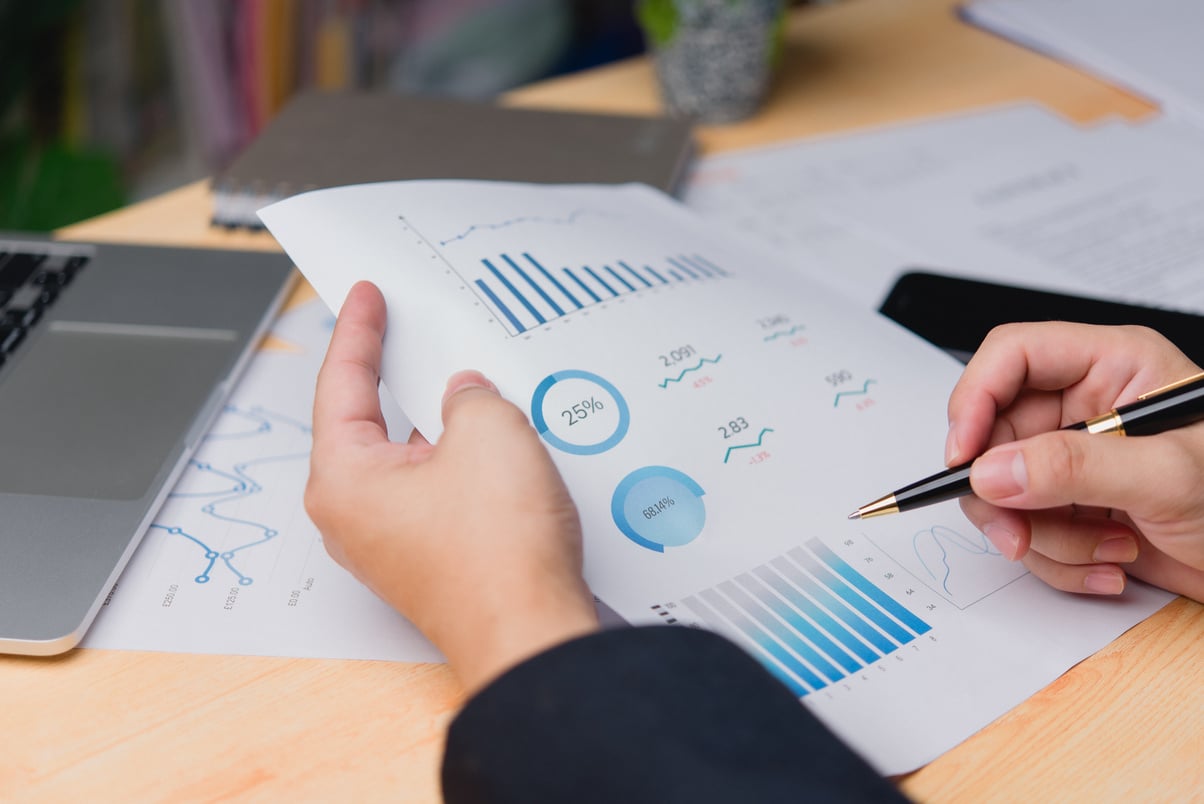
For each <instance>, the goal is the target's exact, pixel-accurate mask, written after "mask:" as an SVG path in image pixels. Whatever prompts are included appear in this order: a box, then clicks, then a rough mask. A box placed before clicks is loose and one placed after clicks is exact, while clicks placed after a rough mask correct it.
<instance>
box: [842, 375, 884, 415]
mask: <svg viewBox="0 0 1204 804" xmlns="http://www.w3.org/2000/svg"><path fill="white" fill-rule="evenodd" d="M877 383H878V381H877V380H866V381H865V382H864V383H862V385H861V387H860V388H858V389H857V390H856V391H839V392H837V394H836V398H835V399H834V400H832V407H834V408H835V407H840V400H841V399H843V398H844V397H846V396H865V395H866V394H868V393H869V391H870V385H876V384H877Z"/></svg>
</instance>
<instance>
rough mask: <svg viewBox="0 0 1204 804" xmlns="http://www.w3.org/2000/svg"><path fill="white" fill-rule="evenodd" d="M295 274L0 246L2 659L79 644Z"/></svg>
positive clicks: (195, 259) (121, 248)
mask: <svg viewBox="0 0 1204 804" xmlns="http://www.w3.org/2000/svg"><path fill="white" fill-rule="evenodd" d="M293 276H294V274H293V271H292V264H291V262H290V261H289V260H288V258H287V257H285V256H283V255H281V254H268V253H253V252H241V251H239V252H235V251H221V250H213V249H184V248H152V247H139V246H128V245H116V244H107V243H106V244H99V243H94V244H84V243H66V242H61V241H50V240H37V239H29V238H25V237H23V236H22V237H21V239H17V238H15V237H5V236H0V360H2V362H0V651H2V652H7V653H25V654H34V655H50V654H55V653H61V652H63V651H66V650H68V649H70V648H72V647H74V646H75V645H76V644H77V643H78V642H79V641H80V639H81V638H82V637H83V634H84V631H85V630H86V629H87V627H88V625H89V624H90V623H91V621H92V619H93V617H95V616H96V612H97V610H98V609H99V607H100V605H101V603H102V602H103V601H104V597H105V595H106V594H107V593H108V592H109V590H110V589H111V588H112V586H113V584H114V582H115V581H116V580H117V576H118V575H119V574H120V572H121V570H122V568H123V567H124V566H125V564H126V562H127V561H128V560H129V558H130V556H131V554H132V553H133V551H134V548H135V547H136V546H137V544H138V541H139V540H140V539H141V537H142V535H143V533H144V532H145V530H146V529H147V527H148V526H149V524H150V521H151V519H152V518H153V516H154V514H155V512H156V510H157V509H158V507H159V505H160V504H161V503H162V501H163V499H164V498H165V497H166V495H167V493H168V492H169V491H170V490H171V487H172V485H173V483H174V482H175V480H176V478H177V476H178V474H179V473H180V471H181V470H182V469H183V468H184V466H185V464H186V463H187V460H188V457H189V456H190V454H191V453H192V451H193V449H194V447H195V446H196V444H197V442H198V441H199V439H200V438H201V437H202V436H203V435H204V433H205V431H206V429H207V427H208V426H209V424H210V423H211V422H212V421H213V419H214V417H215V416H216V414H217V413H218V412H219V411H220V409H221V407H222V403H223V401H224V399H225V397H226V395H227V393H228V392H229V391H230V389H231V386H232V384H233V383H234V381H235V378H236V376H237V375H238V373H239V371H240V370H241V369H242V367H243V366H244V365H245V364H246V363H247V361H248V360H249V359H250V356H251V354H252V352H253V351H254V348H255V347H256V345H257V344H258V341H259V339H260V337H261V336H262V335H263V333H264V332H265V331H266V329H267V327H268V325H269V324H270V323H271V320H272V317H273V316H274V314H275V312H276V311H277V310H278V309H279V306H280V304H281V303H282V302H283V300H284V298H285V296H286V295H287V292H288V290H289V287H290V285H291V280H292V277H293Z"/></svg>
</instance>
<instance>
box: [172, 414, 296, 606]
mask: <svg viewBox="0 0 1204 804" xmlns="http://www.w3.org/2000/svg"><path fill="white" fill-rule="evenodd" d="M277 430H284V431H287V432H285V433H283V435H285V436H286V438H288V439H289V440H290V441H291V440H294V439H295V438H296V437H297V436H301V437H304V438H308V437H309V435H310V432H311V431H310V427H309V425H307V424H304V423H302V422H298V421H296V420H294V419H291V418H289V417H287V416H283V415H281V414H277V413H273V412H271V411H268V410H265V409H263V408H259V407H251V408H239V407H236V406H233V405H228V406H226V408H225V409H224V411H223V416H222V418H221V419H220V420H219V423H218V425H217V426H215V428H214V430H213V431H212V432H211V433H209V434H208V435H207V436H206V438H205V441H206V442H220V441H238V440H246V439H251V438H255V437H261V438H262V437H269V436H271V435H272V434H274V432H275V431H277ZM198 454H201V451H198ZM308 458H309V451H308V449H306V450H304V451H295V450H290V451H286V452H283V453H280V454H270V455H256V456H254V457H250V458H248V459H247V460H242V461H235V462H233V463H231V464H228V465H225V466H215V465H213V464H212V463H210V462H208V461H206V460H203V459H198V458H193V459H192V460H190V461H189V463H188V470H187V472H186V474H185V476H184V478H182V479H181V481H180V483H179V484H177V486H176V489H175V490H174V491H173V492H172V493H171V495H169V499H178V500H189V499H191V500H198V501H200V502H201V505H200V507H199V509H197V511H198V513H200V514H202V515H203V516H204V521H206V522H212V523H213V529H212V530H210V529H209V528H207V527H206V528H205V529H204V532H203V533H202V532H200V529H198V528H197V527H196V526H195V525H190V526H189V527H187V528H185V527H182V526H180V525H178V524H175V523H167V522H154V523H152V524H151V526H150V527H151V529H152V530H154V531H159V532H163V533H165V534H167V535H169V536H174V537H178V538H181V539H184V540H186V541H188V542H191V543H192V544H195V545H196V546H197V547H199V548H200V549H201V551H202V554H203V558H204V561H206V562H207V563H206V564H205V565H204V567H203V568H202V569H201V571H200V572H199V573H197V574H196V575H195V576H194V577H193V581H194V582H195V583H198V584H205V583H208V582H209V581H210V580H211V579H212V578H213V570H214V568H215V567H216V566H217V563H218V562H219V561H220V562H222V564H223V565H224V566H225V568H226V569H227V570H228V571H229V572H230V573H231V574H232V575H233V576H234V577H235V579H236V580H237V582H238V584H239V585H240V586H250V585H251V584H253V583H254V582H255V578H254V576H253V575H252V574H251V573H250V572H249V571H246V570H244V569H240V565H239V564H238V563H237V562H236V559H237V558H238V557H239V554H240V553H244V552H245V551H248V550H252V549H253V548H256V547H259V546H260V545H263V544H266V543H268V542H270V541H272V540H273V539H275V538H277V537H278V536H280V531H279V529H278V528H276V527H274V526H273V525H272V524H270V523H269V522H267V521H264V520H263V519H262V518H258V517H256V516H254V513H255V511H254V509H255V506H254V505H253V504H252V503H253V500H252V498H254V497H255V496H256V495H259V494H261V493H263V491H264V488H265V487H264V483H265V482H266V481H265V480H264V475H265V474H267V473H268V472H267V468H268V467H270V466H271V465H273V464H281V463H285V464H287V463H296V462H298V461H305V460H308ZM221 542H225V543H226V545H228V546H224V547H221V548H220V549H219V548H218V547H216V546H215V545H218V544H219V543H221ZM230 542H233V544H230Z"/></svg>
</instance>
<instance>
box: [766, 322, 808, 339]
mask: <svg viewBox="0 0 1204 804" xmlns="http://www.w3.org/2000/svg"><path fill="white" fill-rule="evenodd" d="M804 329H806V327H804V326H803V325H802V324H795V325H794V326H793V327H791V328H790V329H784V330H782V331H781V332H775V333H773V334H772V335H766V336H765V337H764V338H762V339H761V340H763V341H765V342H766V343H768V342H769V341H776V340H777V339H778V338H788V337H790V336H791V335H794V334H795V333H798V332H802V331H803V330H804Z"/></svg>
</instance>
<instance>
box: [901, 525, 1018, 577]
mask: <svg viewBox="0 0 1204 804" xmlns="http://www.w3.org/2000/svg"><path fill="white" fill-rule="evenodd" d="M921 546H932V547H935V548H936V551H937V555H936V556H934V557H929V558H926V557H925V556H924V555H923V554H922V552H921V549H920V548H921ZM911 547H912V550H913V551H915V554H916V558H917V559H919V561H920V565H921V566H923V567H924V569H925V570H926V571H927V572H928V577H929V578H931V579H932V580H934V581H937V582H939V583H940V585H941V589H943V590H945V594H953V593H952V592H951V591H950V590H949V576H950V575H951V574H952V572H953V570H952V568H951V567H950V566H949V550H950V549H957V550H961V551H962V552H964V553H966V554H968V555H972V556H998V555H1001V553H1000V552H999V551H998V550H996V549H995V547H994V546H993V545H992V544H991V543H990V542H989V541H988V540H987V537H986V536H983V535H982V534H981V533H979V534H976V538H967V537H965V536H963V535H962V534H960V533H958V532H957V531H955V530H954V529H953V528H947V527H944V526H942V525H937V526H936V527H932V528H928V529H927V530H922V531H919V532H918V533H916V534H915V535H914V536H912V537H911ZM934 564H935V567H934V566H933V565H934Z"/></svg>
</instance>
